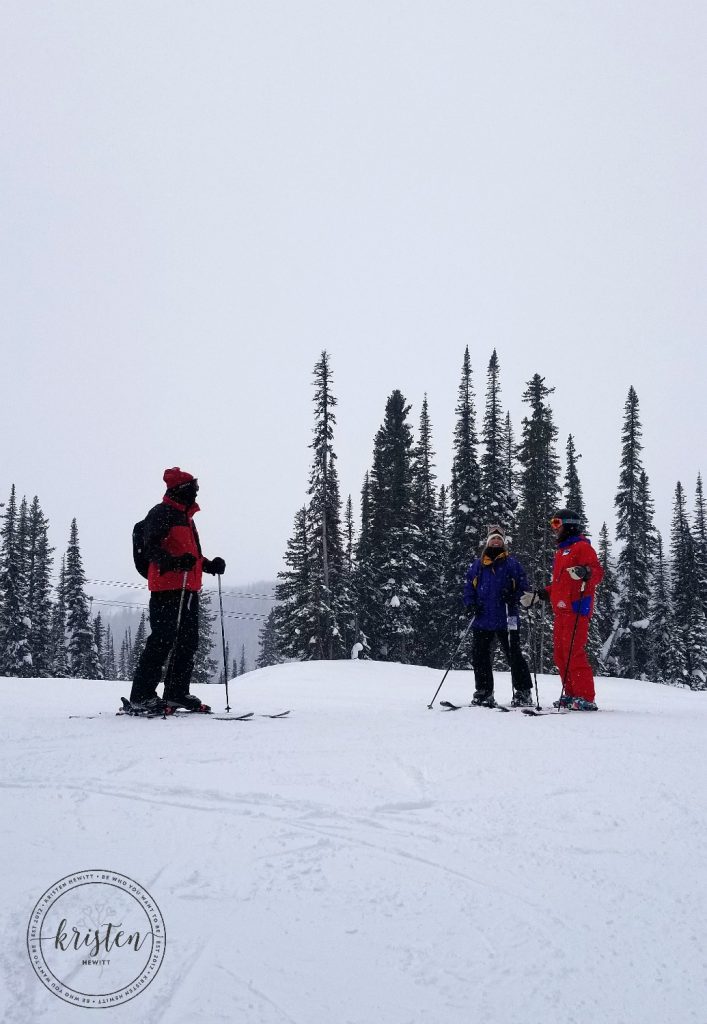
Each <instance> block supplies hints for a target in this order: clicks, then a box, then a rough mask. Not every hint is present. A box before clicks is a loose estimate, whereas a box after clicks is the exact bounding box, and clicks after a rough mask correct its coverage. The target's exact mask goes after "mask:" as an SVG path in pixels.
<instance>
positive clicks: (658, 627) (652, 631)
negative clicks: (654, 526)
mask: <svg viewBox="0 0 707 1024" xmlns="http://www.w3.org/2000/svg"><path fill="white" fill-rule="evenodd" d="M649 618H650V626H649V633H648V636H649V643H650V658H649V661H648V678H649V679H652V680H653V681H654V682H656V683H667V684H668V685H672V686H674V685H675V683H676V682H683V681H684V679H685V664H684V659H683V658H682V656H681V650H680V648H679V647H678V646H676V644H675V623H674V621H673V613H672V608H671V602H670V594H669V585H668V571H667V567H666V565H665V560H664V558H663V540H662V538H661V536H660V534H658V535H657V538H656V557H655V563H654V567H653V574H652V580H651V601H650V616H649Z"/></svg>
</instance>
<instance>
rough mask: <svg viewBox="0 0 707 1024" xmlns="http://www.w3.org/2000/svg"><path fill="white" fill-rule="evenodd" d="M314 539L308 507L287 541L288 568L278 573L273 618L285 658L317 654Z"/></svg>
mask: <svg viewBox="0 0 707 1024" xmlns="http://www.w3.org/2000/svg"><path fill="white" fill-rule="evenodd" d="M309 552H310V543H309V528H308V516H307V509H306V507H304V506H303V507H302V508H301V509H299V510H298V511H297V513H296V515H295V523H294V530H293V533H292V537H291V538H290V539H289V541H288V542H287V550H286V552H285V568H284V569H283V570H281V571H280V572H279V573H278V574H277V578H278V583H277V586H276V588H275V597H276V599H277V601H278V604H277V605H276V606H275V609H274V615H273V621H274V626H275V634H276V638H277V650H278V656H279V658H280V659H281V660H295V661H307V660H309V659H310V658H312V657H314V654H315V648H316V645H317V629H318V623H317V621H316V619H315V614H314V610H313V606H312V601H311V593H312V591H311V586H310V560H309Z"/></svg>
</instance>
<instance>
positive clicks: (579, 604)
mask: <svg viewBox="0 0 707 1024" xmlns="http://www.w3.org/2000/svg"><path fill="white" fill-rule="evenodd" d="M586 585H587V581H586V580H582V586H581V587H580V588H579V601H578V602H577V614H576V615H575V617H574V626H573V628H572V637H571V638H570V649H569V651H568V652H567V664H566V665H565V674H564V676H563V677H562V692H561V693H560V699H559V701H558V702H557V710H558V712H559V711H561V710H562V698H563V697H564V695H565V687H566V685H567V676H568V674H569V670H570V659H571V657H572V648H573V647H574V638H575V635H576V633H577V625H578V623H579V613H580V612H581V610H582V594H583V593H584V588H585V587H586Z"/></svg>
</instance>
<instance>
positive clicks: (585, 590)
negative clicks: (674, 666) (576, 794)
mask: <svg viewBox="0 0 707 1024" xmlns="http://www.w3.org/2000/svg"><path fill="white" fill-rule="evenodd" d="M550 526H551V527H552V529H553V530H554V531H555V538H556V541H557V551H556V552H555V560H554V562H553V565H552V583H550V584H548V586H546V587H542V588H541V589H540V590H533V591H526V593H525V594H523V596H522V597H521V599H520V603H521V604H522V605H523V607H524V608H531V607H532V606H533V605H534V604H536V602H538V601H541V600H542V601H550V602H551V604H552V610H553V612H554V614H555V624H554V631H553V638H554V646H555V650H554V656H555V665H556V666H557V671H558V672H559V673H560V677H561V678H562V681H563V683H564V690H563V693H562V697H561V698H560V704H561V705H562V706H563V707H570V708H572V709H573V710H576V711H596V710H597V706H596V703H595V701H594V698H595V691H594V673H593V672H592V667H591V665H590V664H589V659H588V658H587V652H586V650H585V648H586V644H587V638H588V636H589V622H590V620H591V617H592V611H593V610H594V592H595V590H596V588H597V586H598V584H599V583H601V580H602V578H603V576H604V570H603V569H602V566H601V563H600V561H599V559H598V558H597V553H596V551H595V550H594V548H593V547H592V545H591V544H590V543H589V541H588V540H587V538H586V537H585V536H583V534H581V533H580V526H581V523H580V519H579V517H578V516H577V515H576V514H575V513H574V512H572V511H571V510H570V509H560V511H559V512H557V513H556V514H555V515H554V516H553V517H552V519H551V520H550Z"/></svg>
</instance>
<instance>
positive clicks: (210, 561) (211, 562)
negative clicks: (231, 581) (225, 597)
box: [202, 556, 226, 576]
mask: <svg viewBox="0 0 707 1024" xmlns="http://www.w3.org/2000/svg"><path fill="white" fill-rule="evenodd" d="M202 569H203V570H204V572H208V573H210V574H211V575H212V576H223V574H224V573H225V571H226V563H225V562H224V560H223V559H222V558H219V557H218V556H217V557H216V558H205V559H204V561H203V563H202Z"/></svg>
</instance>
